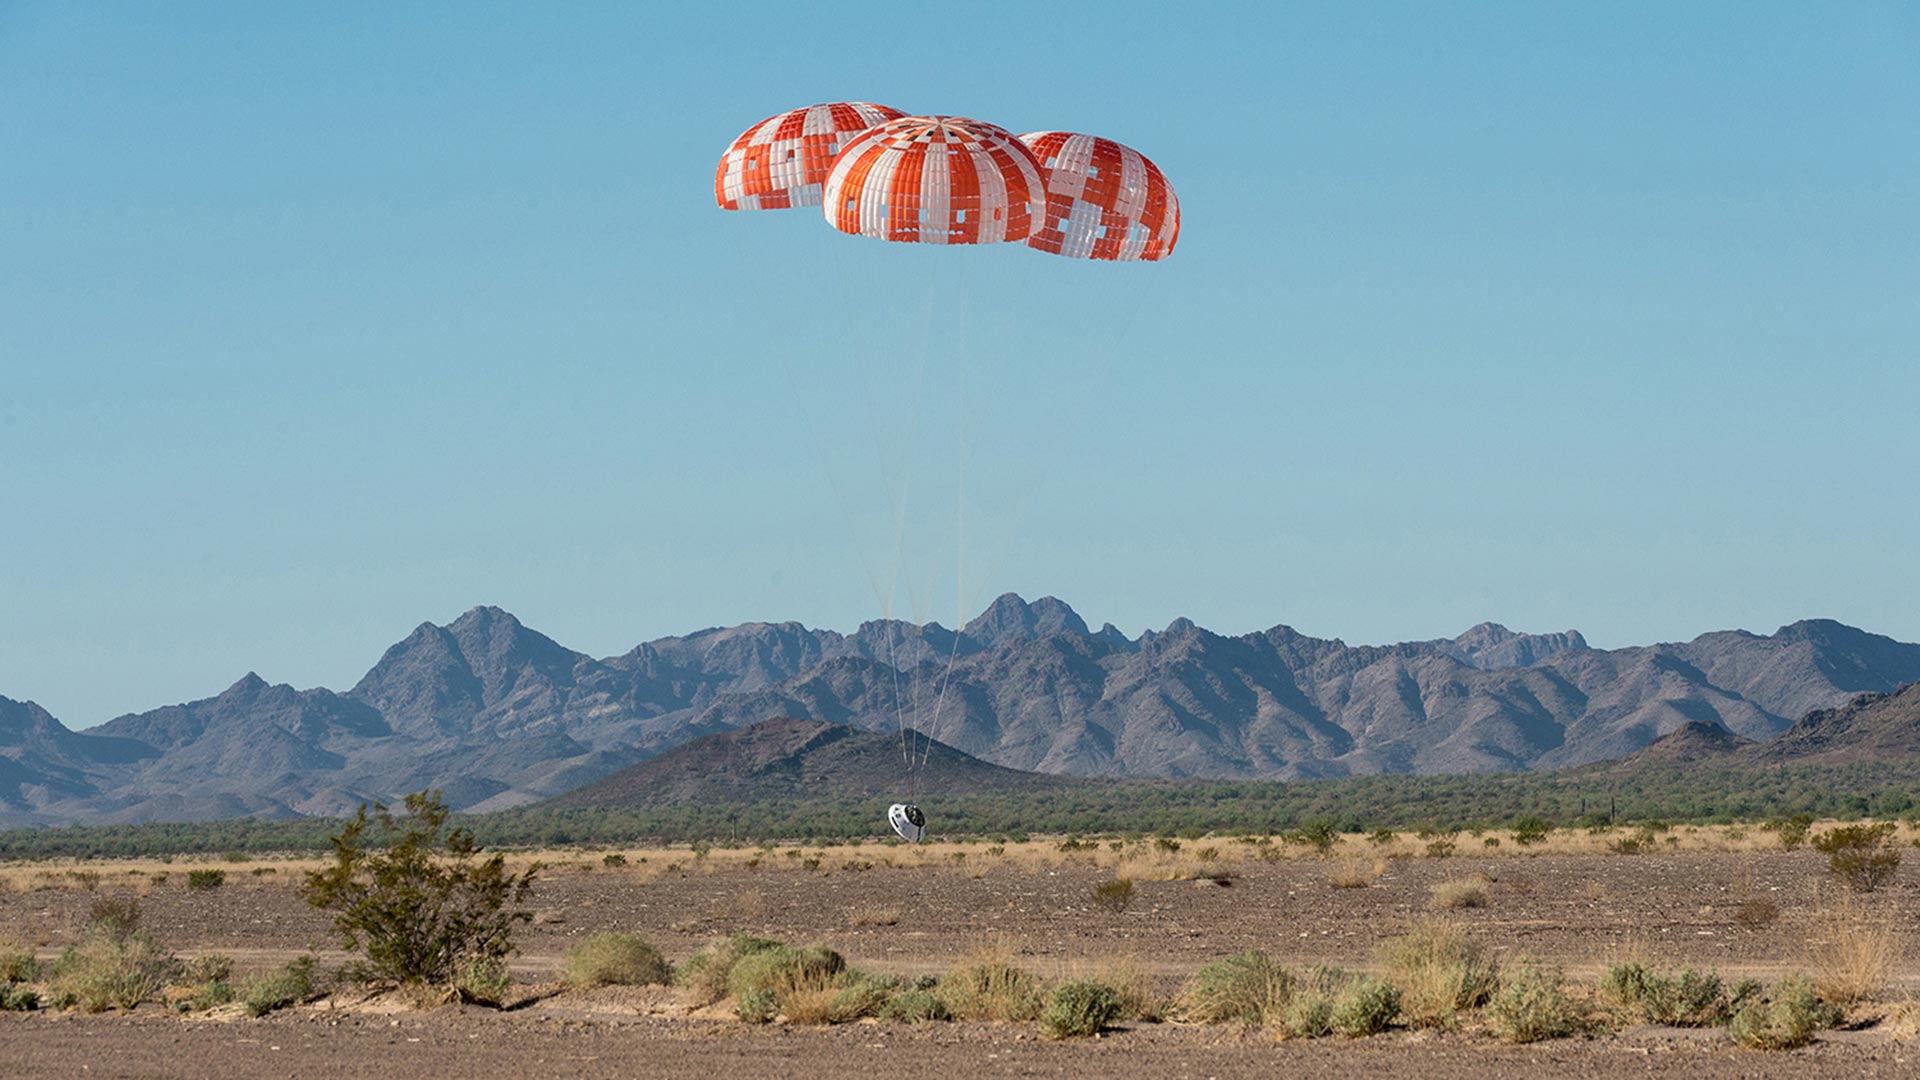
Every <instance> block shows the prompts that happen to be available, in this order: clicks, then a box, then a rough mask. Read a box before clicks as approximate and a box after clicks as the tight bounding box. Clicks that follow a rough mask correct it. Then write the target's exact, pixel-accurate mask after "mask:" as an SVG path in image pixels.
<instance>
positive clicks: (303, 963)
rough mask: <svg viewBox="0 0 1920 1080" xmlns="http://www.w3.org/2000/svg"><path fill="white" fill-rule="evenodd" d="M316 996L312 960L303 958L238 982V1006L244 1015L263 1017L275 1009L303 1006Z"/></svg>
mask: <svg viewBox="0 0 1920 1080" xmlns="http://www.w3.org/2000/svg"><path fill="white" fill-rule="evenodd" d="M315 996H316V991H315V987H314V982H313V957H311V956H303V957H301V958H300V959H298V960H295V961H293V962H292V963H290V964H287V965H285V966H284V967H281V968H279V969H278V970H276V971H263V972H260V973H258V974H256V975H249V976H247V977H246V978H245V979H243V980H241V982H240V989H239V998H240V1004H242V1005H244V1006H246V1008H247V1015H248V1016H265V1015H267V1014H268V1013H270V1012H273V1011H275V1010H277V1009H284V1008H287V1007H289V1006H292V1005H304V1004H306V1003H307V1002H309V1001H312V1000H313V999H314V997H315Z"/></svg>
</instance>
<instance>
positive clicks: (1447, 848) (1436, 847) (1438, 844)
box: [1427, 836, 1454, 859]
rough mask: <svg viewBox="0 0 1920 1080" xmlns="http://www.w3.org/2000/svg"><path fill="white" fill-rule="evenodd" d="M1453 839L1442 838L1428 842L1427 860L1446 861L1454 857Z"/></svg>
mask: <svg viewBox="0 0 1920 1080" xmlns="http://www.w3.org/2000/svg"><path fill="white" fill-rule="evenodd" d="M1453 847H1454V843H1453V837H1451V836H1442V837H1438V838H1436V839H1433V840H1429V841H1427V858H1429V859H1446V858H1451V857H1452V856H1453Z"/></svg>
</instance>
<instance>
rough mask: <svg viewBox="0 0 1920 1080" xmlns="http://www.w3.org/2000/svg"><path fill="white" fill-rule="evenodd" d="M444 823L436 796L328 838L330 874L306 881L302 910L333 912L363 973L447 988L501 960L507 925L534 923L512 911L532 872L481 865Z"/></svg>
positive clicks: (507, 945) (501, 863) (502, 864)
mask: <svg viewBox="0 0 1920 1080" xmlns="http://www.w3.org/2000/svg"><path fill="white" fill-rule="evenodd" d="M448 816H449V811H448V810H447V807H446V804H445V803H443V802H441V801H440V796H439V794H438V793H437V792H416V793H414V794H412V795H408V796H407V800H406V816H405V817H404V818H401V817H396V816H394V814H393V813H392V812H391V811H389V810H388V809H387V808H386V807H384V806H376V807H374V812H373V814H372V816H371V817H369V815H368V813H367V807H366V805H365V804H362V805H361V807H360V810H359V812H358V813H357V814H355V815H354V817H353V818H352V819H350V820H349V821H348V822H347V824H346V827H345V828H344V829H342V830H341V831H340V834H339V835H338V836H335V837H334V838H333V851H334V859H333V863H332V865H330V866H327V867H325V868H323V869H320V870H315V871H312V872H310V873H308V874H307V878H306V882H305V884H304V885H303V886H302V892H303V894H304V895H305V896H306V899H307V902H308V903H310V904H312V905H313V906H314V907H316V908H319V909H321V910H322V911H329V912H332V913H333V925H334V929H335V930H336V931H337V932H338V933H339V935H340V937H341V939H342V940H343V941H344V942H345V943H346V946H347V948H348V949H350V950H354V951H359V952H361V953H363V954H364V955H365V957H366V964H367V967H366V972H365V973H366V974H369V975H372V976H373V977H375V978H380V979H390V980H392V981H394V982H400V983H428V984H433V985H436V986H449V987H450V986H452V984H453V983H454V981H455V979H456V977H457V976H458V974H459V973H460V971H461V969H462V968H463V967H464V966H465V965H466V964H468V963H469V962H471V961H473V960H478V959H489V960H500V959H504V958H505V957H506V956H507V954H508V953H510V952H512V951H513V927H514V924H516V923H520V922H526V921H528V920H530V919H532V918H533V914H532V913H531V912H528V911H522V910H520V909H519V908H518V907H516V906H515V905H516V904H517V903H518V902H519V901H521V900H523V899H525V897H526V894H527V891H528V890H529V889H531V888H532V887H533V879H534V874H535V872H536V871H537V870H538V867H537V866H536V867H529V868H528V869H527V870H526V871H525V872H523V873H520V874H509V873H508V872H507V869H506V861H505V859H504V858H503V857H502V856H500V855H499V854H494V855H491V856H487V857H484V858H483V857H481V854H480V847H479V845H478V844H477V843H475V842H474V838H473V834H472V833H471V832H469V831H468V830H466V829H461V828H449V827H448V821H447V819H448ZM370 827H371V828H373V829H374V830H376V831H377V833H378V837H377V840H376V839H374V838H370V837H369V836H368V835H367V833H368V829H369V828H370ZM370 841H371V842H370Z"/></svg>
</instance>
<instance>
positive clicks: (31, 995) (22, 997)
mask: <svg viewBox="0 0 1920 1080" xmlns="http://www.w3.org/2000/svg"><path fill="white" fill-rule="evenodd" d="M39 1007H40V991H38V990H35V989H34V988H33V987H31V986H28V985H27V984H26V983H24V982H5V983H0V1012H32V1011H33V1010H35V1009H37V1008H39Z"/></svg>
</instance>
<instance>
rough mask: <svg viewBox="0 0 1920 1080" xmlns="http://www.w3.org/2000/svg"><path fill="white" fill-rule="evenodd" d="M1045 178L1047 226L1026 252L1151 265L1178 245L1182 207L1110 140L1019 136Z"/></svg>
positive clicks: (1060, 134)
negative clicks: (1137, 261)
mask: <svg viewBox="0 0 1920 1080" xmlns="http://www.w3.org/2000/svg"><path fill="white" fill-rule="evenodd" d="M1020 141H1021V143H1023V144H1025V145H1026V147H1027V148H1028V149H1030V150H1032V151H1033V156H1034V157H1035V158H1038V159H1039V161H1040V164H1041V167H1042V168H1044V169H1045V170H1046V173H1045V181H1046V185H1047V213H1046V220H1045V222H1043V223H1042V224H1041V225H1040V226H1039V227H1038V228H1036V229H1034V230H1033V232H1032V233H1031V234H1029V235H1028V236H1027V246H1028V247H1030V248H1034V249H1035V250H1038V251H1048V252H1052V253H1053V254H1055V255H1065V256H1066V257H1068V258H1070V259H1111V260H1115V261H1119V262H1127V261H1132V260H1135V259H1138V260H1141V261H1146V262H1152V261H1155V260H1158V259H1164V258H1166V257H1167V256H1168V255H1171V254H1173V245H1174V244H1176V243H1178V242H1179V240H1180V200H1179V199H1178V198H1176V197H1175V196H1174V194H1173V185H1171V184H1169V183H1167V178H1166V176H1165V175H1164V174H1163V173H1161V171H1160V167H1159V166H1158V165H1155V164H1154V163H1153V162H1152V161H1150V160H1148V159H1147V156H1146V155H1145V154H1142V153H1141V152H1140V151H1138V150H1135V149H1134V148H1132V147H1130V146H1124V145H1122V144H1120V143H1117V142H1114V141H1113V140H1112V139H1102V138H1100V137H1098V136H1095V135H1080V134H1076V133H1074V132H1071V131H1035V132H1030V133H1028V134H1026V135H1022V136H1020Z"/></svg>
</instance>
